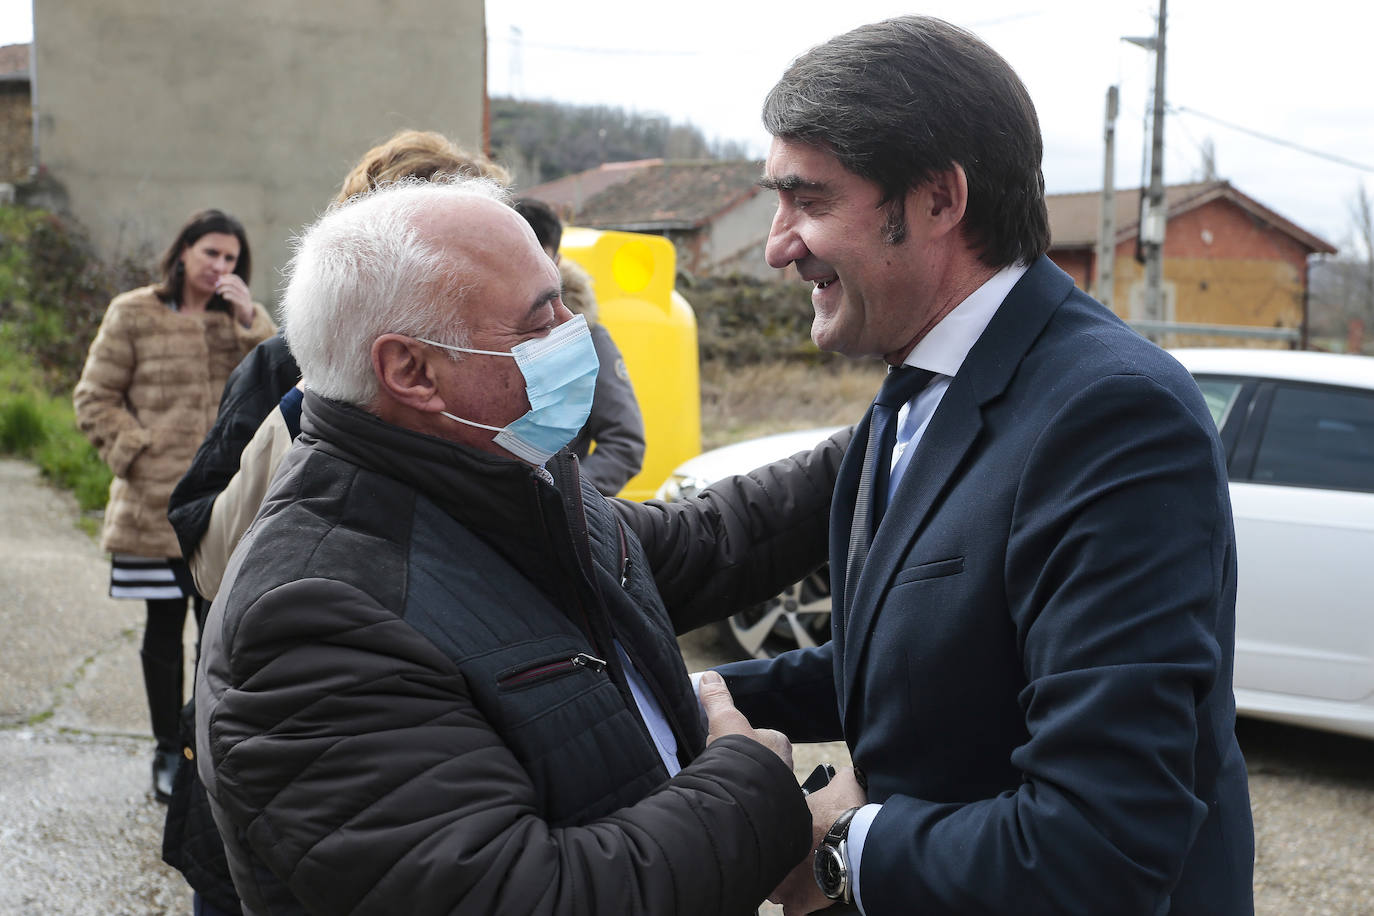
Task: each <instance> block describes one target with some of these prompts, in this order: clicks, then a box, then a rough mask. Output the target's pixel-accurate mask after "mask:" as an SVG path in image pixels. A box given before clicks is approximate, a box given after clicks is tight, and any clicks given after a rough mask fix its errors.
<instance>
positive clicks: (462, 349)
mask: <svg viewBox="0 0 1374 916" xmlns="http://www.w3.org/2000/svg"><path fill="white" fill-rule="evenodd" d="M415 339H416V340H418V341H419V342H420V343H427V344H429V345H430V346H431V347H439V348H440V349H441V350H453V351H454V352H455V353H477V354H480V355H482V356H509V357H510V358H511V359H515V354H514V353H507V352H506V351H505V350H473V349H472V348H470V347H455V346H454V345H453V344H446V343H439V341H437V340H430V339H429V338H428V337H417V338H415Z"/></svg>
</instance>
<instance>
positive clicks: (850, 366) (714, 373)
mask: <svg viewBox="0 0 1374 916" xmlns="http://www.w3.org/2000/svg"><path fill="white" fill-rule="evenodd" d="M883 372H884V366H883V364H882V363H881V362H880V361H878V360H865V361H862V362H858V361H848V360H844V361H840V360H836V361H832V362H829V363H827V364H823V365H806V364H803V363H797V362H770V363H755V364H752V365H747V366H740V367H734V368H730V367H728V366H726V365H724V364H723V363H719V362H715V361H710V362H706V363H703V364H702V367H701V439H702V442H701V447H702V450H703V451H704V450H707V449H712V448H718V447H719V446H722V445H728V444H729V443H731V442H738V441H740V440H741V439H752V438H754V437H756V436H765V435H768V434H769V433H777V432H784V431H787V430H793V429H807V428H809V427H813V426H839V425H844V424H848V423H856V422H858V420H859V419H860V418H861V417H862V416H863V414H864V411H865V410H867V409H868V405H869V403H870V402H871V401H872V400H873V395H875V394H876V393H877V392H878V386H879V385H881V384H882V381H883Z"/></svg>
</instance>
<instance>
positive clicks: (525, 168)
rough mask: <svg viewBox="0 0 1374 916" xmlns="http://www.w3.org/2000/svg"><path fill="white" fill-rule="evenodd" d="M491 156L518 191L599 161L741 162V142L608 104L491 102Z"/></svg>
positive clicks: (502, 99) (660, 116) (653, 115)
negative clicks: (711, 138) (512, 177)
mask: <svg viewBox="0 0 1374 916" xmlns="http://www.w3.org/2000/svg"><path fill="white" fill-rule="evenodd" d="M491 152H492V156H493V157H494V158H495V159H496V160H497V161H498V162H500V163H501V164H502V165H504V166H506V167H507V168H509V169H510V170H511V171H512V172H513V173H514V174H515V181H516V185H517V186H518V187H522V188H528V187H533V186H534V185H537V184H540V183H542V182H545V181H553V180H554V179H555V178H562V177H563V176H564V175H571V174H574V173H576V172H581V171H584V170H585V169H590V168H595V167H596V166H598V165H600V164H601V163H603V162H629V161H632V160H635V159H743V158H747V155H748V152H747V150H746V149H745V146H744V144H743V143H739V142H735V141H729V140H726V141H719V140H718V141H708V140H707V139H706V136H705V135H704V134H702V132H701V130H700V129H698V128H697V127H694V126H692V125H690V124H674V123H672V122H671V121H669V120H668V118H666V117H664V116H662V115H657V114H640V113H638V112H632V111H626V110H625V109H623V108H612V107H608V106H599V105H598V106H582V105H565V104H562V103H559V102H527V101H521V100H518V99H510V98H493V99H491Z"/></svg>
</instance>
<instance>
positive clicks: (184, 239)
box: [153, 210, 253, 302]
mask: <svg viewBox="0 0 1374 916" xmlns="http://www.w3.org/2000/svg"><path fill="white" fill-rule="evenodd" d="M212 232H222V233H224V234H225V235H232V236H233V237H234V238H236V239H238V240H239V257H238V260H237V261H235V262H234V273H236V274H238V275H239V277H240V278H241V279H242V280H243V282H244V283H247V282H249V278H250V277H251V276H252V275H253V253H252V251H250V250H249V248H248V233H246V232H244V231H243V224H242V223H240V222H239V221H238V220H236V219H234V217H232V216H230V215H229V214H228V213H225V212H224V211H223V210H201V211H200V212H199V213H194V214H192V215H191V218H190V219H188V220H187V221H186V225H184V226H182V227H181V231H180V232H178V233H177V237H176V239H175V240H174V241H173V242H172V244H171V245H169V246H168V247H167V251H166V252H164V253H163V255H162V261H161V262H160V264H159V265H158V269H159V270H160V271H161V273H162V280H161V282H159V283H158V284H157V286H155V287H153V293H154V294H155V295H156V296H157V297H158V298H159V299H161V300H162V301H163V302H173V301H175V302H180V301H181V297H182V289H181V287H182V285H183V284H184V283H185V282H186V268H185V266H184V265H183V264H182V263H181V253H182V252H183V251H185V250H186V249H187V248H190V247H191V246H192V245H194V244H195V243H196V242H197V241H199V240H200V237H201V236H204V235H209V234H210V233H212Z"/></svg>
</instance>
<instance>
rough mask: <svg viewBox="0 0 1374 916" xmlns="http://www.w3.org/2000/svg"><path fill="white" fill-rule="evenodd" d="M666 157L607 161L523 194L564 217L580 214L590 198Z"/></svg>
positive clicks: (525, 191)
mask: <svg viewBox="0 0 1374 916" xmlns="http://www.w3.org/2000/svg"><path fill="white" fill-rule="evenodd" d="M662 162H663V160H662V159H636V160H634V161H632V162H607V163H605V164H603V165H601V166H598V167H597V168H594V169H588V170H587V171H585V172H578V173H577V174H576V175H565V176H563V177H562V178H558V179H555V180H553V181H546V182H544V183H543V184H539V185H535V186H534V187H532V188H529V189H527V190H524V191H521V192H520V196H521V197H533V198H534V199H535V200H542V201H543V202H544V203H546V204H548V205H549V206H550V207H553V208H554V209H555V210H557V211H559V212H560V213H561V214H562V215H563V216H564V218H567V217H569V216H570V215H571V214H573V213H576V212H577V210H578V209H579V208H580V207H581V206H582V205H583V204H585V203H587V201H589V200H591V199H592V198H593V197H595V196H596V195H598V194H600V193H601V192H602V191H604V190H606V189H607V188H609V187H611V186H612V185H616V184H620V183H621V182H622V181H628V180H629V179H630V178H633V177H634V176H635V174H636V173H637V172H639V171H640V170H641V169H645V168H648V167H650V166H655V165H660V164H662Z"/></svg>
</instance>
